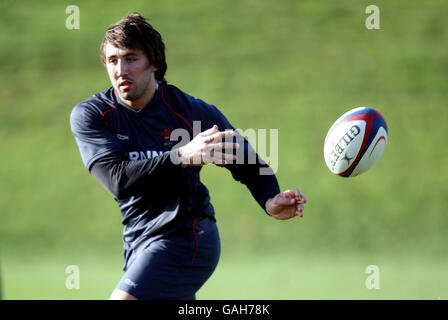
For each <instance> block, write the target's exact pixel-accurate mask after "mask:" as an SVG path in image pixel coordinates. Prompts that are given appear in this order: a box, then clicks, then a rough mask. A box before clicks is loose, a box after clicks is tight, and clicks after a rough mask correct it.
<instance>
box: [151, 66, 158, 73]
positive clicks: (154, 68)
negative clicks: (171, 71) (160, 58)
mask: <svg viewBox="0 0 448 320" xmlns="http://www.w3.org/2000/svg"><path fill="white" fill-rule="evenodd" d="M157 70H159V68H157V67H156V66H152V69H151V71H152V72H156V71H157Z"/></svg>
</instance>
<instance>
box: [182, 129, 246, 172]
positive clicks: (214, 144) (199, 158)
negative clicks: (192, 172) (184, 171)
mask: <svg viewBox="0 0 448 320" xmlns="http://www.w3.org/2000/svg"><path fill="white" fill-rule="evenodd" d="M234 135H235V132H234V131H230V130H228V131H218V126H217V125H214V126H213V127H211V128H210V129H208V130H206V131H204V132H201V133H199V134H198V135H197V136H196V137H194V139H193V140H191V141H190V142H189V143H187V144H186V145H185V146H183V147H180V148H179V149H178V152H179V157H180V161H181V165H182V167H183V168H185V167H188V166H203V165H205V164H210V163H214V164H221V165H224V164H227V163H228V162H232V161H234V160H236V156H235V155H233V152H232V153H226V152H225V151H227V150H233V149H238V148H239V147H240V145H239V144H238V143H233V142H222V140H225V139H227V138H231V137H233V136H234ZM223 151H224V152H223Z"/></svg>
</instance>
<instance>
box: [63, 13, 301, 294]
mask: <svg viewBox="0 0 448 320" xmlns="http://www.w3.org/2000/svg"><path fill="white" fill-rule="evenodd" d="M100 54H101V58H102V61H103V63H104V65H105V67H106V70H107V73H108V75H109V78H110V81H111V83H112V87H111V88H109V89H107V90H105V91H102V92H100V93H97V94H95V95H93V96H92V97H90V98H89V99H87V100H86V101H84V102H81V103H79V104H78V105H76V106H75V107H74V109H73V111H72V114H71V117H70V123H71V128H72V132H73V134H74V136H75V139H76V142H77V144H78V147H79V150H80V153H81V157H82V160H83V162H84V165H85V166H86V168H87V169H88V170H89V172H90V173H91V174H92V175H93V176H95V178H96V179H98V180H99V182H100V183H101V184H102V185H103V186H104V187H105V188H106V189H107V190H108V191H109V192H110V193H111V194H112V195H113V196H114V198H115V200H116V201H117V202H118V205H119V207H120V210H121V212H122V216H123V219H122V223H123V225H124V230H123V242H124V258H125V265H124V271H125V274H124V276H123V278H122V279H121V280H120V282H119V283H118V285H117V287H116V288H115V290H114V291H113V293H112V295H111V297H110V298H111V299H195V297H196V296H195V294H196V292H197V291H198V290H199V288H200V287H201V286H202V285H203V284H204V283H205V281H206V280H207V279H208V278H209V277H210V276H211V274H212V273H213V271H214V269H215V267H216V265H217V263H218V260H219V255H220V240H219V234H218V229H217V227H216V223H215V221H216V220H215V214H214V209H213V207H212V205H211V203H210V197H209V194H208V190H207V188H206V187H205V186H204V185H203V184H202V183H201V181H200V177H199V172H200V170H201V167H202V166H203V165H205V164H211V163H213V164H216V165H220V166H223V167H225V168H227V169H228V170H230V172H231V173H232V176H233V177H234V178H235V179H236V180H237V181H240V182H242V183H244V184H245V185H247V187H248V188H249V190H250V192H251V193H252V195H253V197H254V198H255V200H256V201H257V202H258V203H259V204H260V206H261V207H262V208H263V210H265V211H266V213H267V214H269V215H270V216H272V217H274V218H276V219H290V218H293V217H295V216H300V217H301V216H302V215H303V208H304V207H303V206H304V203H305V202H306V199H305V197H304V196H303V195H302V194H301V193H300V192H299V190H298V189H297V188H294V189H291V190H287V191H285V192H280V190H279V186H278V183H277V180H276V177H275V175H274V174H273V173H272V174H270V175H266V174H263V175H262V174H260V169H262V168H264V169H270V168H269V166H267V165H266V164H265V163H264V162H263V161H262V160H261V159H260V158H258V156H257V155H256V154H255V161H252V162H250V161H249V156H250V155H253V154H254V151H253V149H252V148H251V146H250V145H249V143H248V141H247V140H246V139H244V138H242V137H241V136H240V135H239V134H238V133H237V132H236V131H234V128H233V127H232V125H231V124H230V123H229V122H228V121H227V119H226V118H225V117H224V115H223V114H222V113H221V112H220V111H219V110H218V109H217V108H216V107H215V106H213V105H209V104H207V103H205V102H204V101H202V100H199V99H196V98H194V97H192V96H190V95H188V94H186V93H184V92H182V91H181V90H179V89H178V88H176V87H175V86H172V85H168V84H167V82H166V80H165V72H166V69H167V64H166V61H165V46H164V44H163V42H162V38H161V36H160V34H159V33H158V32H157V31H156V30H155V29H154V28H153V27H152V26H151V25H150V24H149V23H148V22H147V21H146V19H145V18H143V17H142V16H140V15H139V14H128V15H126V16H125V17H124V18H123V19H122V20H120V21H118V22H117V23H116V24H114V25H112V26H110V27H109V28H108V29H107V31H106V35H105V38H104V40H103V43H102V45H101V49H100ZM194 122H195V123H196V124H197V123H199V124H200V126H201V128H202V129H203V130H201V129H199V130H197V126H196V129H195V123H194ZM179 130H180V131H179ZM176 132H177V133H179V132H180V133H186V135H187V136H188V137H187V138H188V141H186V142H185V141H184V142H183V143H180V144H175V143H174V142H175V141H172V139H171V138H172V136H175V133H176ZM178 136H179V135H178ZM183 136H184V137H185V134H184V135H183ZM242 158H243V159H242ZM238 159H240V160H241V159H242V160H243V161H238ZM241 162H243V163H241Z"/></svg>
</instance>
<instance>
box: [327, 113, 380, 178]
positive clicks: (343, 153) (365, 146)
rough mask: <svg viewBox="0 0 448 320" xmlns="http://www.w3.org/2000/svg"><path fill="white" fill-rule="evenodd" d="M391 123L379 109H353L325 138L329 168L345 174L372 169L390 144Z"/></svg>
mask: <svg viewBox="0 0 448 320" xmlns="http://www.w3.org/2000/svg"><path fill="white" fill-rule="evenodd" d="M387 133H388V131H387V125H386V121H385V120H384V118H383V116H382V115H381V114H380V113H379V112H378V111H376V110H375V109H372V108H368V107H360V108H355V109H352V110H350V111H348V112H346V113H344V114H343V115H342V116H340V117H339V119H337V120H336V121H335V123H334V124H333V125H332V126H331V127H330V130H328V133H327V136H326V137H325V142H324V157H325V163H326V164H327V167H328V169H330V171H331V172H332V173H334V174H337V175H338V176H341V177H346V178H348V177H354V176H357V175H359V174H361V173H363V172H366V171H367V170H369V169H370V168H371V167H372V166H373V165H374V164H375V163H376V162H377V161H378V160H379V158H381V156H382V154H383V152H384V149H385V148H386V144H387V139H388V135H387Z"/></svg>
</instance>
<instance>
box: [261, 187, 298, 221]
mask: <svg viewBox="0 0 448 320" xmlns="http://www.w3.org/2000/svg"><path fill="white" fill-rule="evenodd" d="M305 203H306V198H305V196H304V195H303V194H301V193H300V191H299V189H297V188H294V189H291V190H287V191H284V192H281V193H279V194H277V195H276V196H275V197H274V198H271V199H269V200H268V201H266V206H265V207H266V211H267V212H268V213H269V215H271V216H272V217H274V218H275V219H278V220H287V219H291V218H294V217H295V216H299V217H301V218H302V217H303V209H304V204H305Z"/></svg>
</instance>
